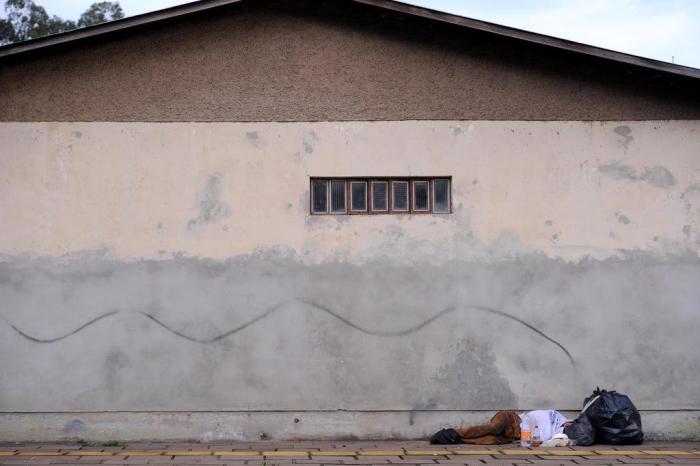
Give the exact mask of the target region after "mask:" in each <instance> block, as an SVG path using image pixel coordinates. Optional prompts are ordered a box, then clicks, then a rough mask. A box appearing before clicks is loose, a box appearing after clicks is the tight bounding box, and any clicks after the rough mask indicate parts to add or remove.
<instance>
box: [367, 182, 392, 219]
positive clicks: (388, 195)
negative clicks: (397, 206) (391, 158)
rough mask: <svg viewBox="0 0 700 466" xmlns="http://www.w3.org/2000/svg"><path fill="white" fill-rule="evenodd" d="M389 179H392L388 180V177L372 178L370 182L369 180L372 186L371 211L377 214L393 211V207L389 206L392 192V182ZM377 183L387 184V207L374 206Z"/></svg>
mask: <svg viewBox="0 0 700 466" xmlns="http://www.w3.org/2000/svg"><path fill="white" fill-rule="evenodd" d="M389 181H390V180H388V179H387V180H382V179H378V180H370V182H369V187H370V190H369V194H370V195H369V208H370V209H369V210H370V212H371V213H373V214H375V215H386V214H388V213H390V212H391V209H390V208H389V207H390V206H391V193H390V192H389V190H390V187H391V184H390V182H389ZM375 183H383V184H385V185H386V209H383V210H376V209H375V208H374V184H375Z"/></svg>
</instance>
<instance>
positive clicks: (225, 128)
mask: <svg viewBox="0 0 700 466" xmlns="http://www.w3.org/2000/svg"><path fill="white" fill-rule="evenodd" d="M0 142H1V144H2V151H1V152H0V225H2V228H0V254H1V255H2V259H0V303H1V304H0V317H1V318H2V322H0V366H1V368H2V374H3V376H2V377H0V411H2V412H5V413H7V412H25V413H30V412H36V413H46V412H64V413H68V414H66V416H69V418H67V419H69V420H70V422H66V423H65V425H64V426H63V430H62V431H57V430H52V431H51V432H54V433H53V434H52V435H55V436H61V435H65V436H70V435H82V436H85V435H86V434H85V432H86V430H85V429H89V428H90V420H89V419H95V420H96V419H97V418H95V417H94V416H93V417H92V418H90V416H87V415H86V416H87V417H84V418H81V417H80V414H70V413H71V412H102V411H107V412H111V411H115V412H116V411H136V412H151V411H178V412H181V411H242V412H246V411H251V412H260V411H285V410H290V411H294V412H306V411H309V412H312V411H313V412H318V411H324V410H330V411H333V410H337V409H345V410H349V411H353V412H355V411H358V412H359V411H366V410H369V411H387V410H389V411H398V412H400V413H406V416H405V419H404V418H402V419H404V422H406V423H407V426H406V428H405V429H404V428H403V427H397V426H391V425H387V426H386V430H385V432H386V433H387V435H389V434H391V433H392V432H394V433H396V432H399V433H401V434H397V435H400V436H401V435H418V434H420V433H422V432H423V431H426V432H427V431H429V430H430V429H432V428H434V427H435V423H437V422H439V420H440V417H439V416H436V415H432V417H430V418H429V419H430V422H429V423H427V424H423V425H422V426H421V429H422V430H416V429H413V428H411V429H413V430H411V429H409V427H408V426H409V423H410V425H411V426H412V425H413V423H414V421H415V420H414V416H413V415H410V416H409V414H410V413H411V412H416V411H421V412H422V411H426V410H427V411H441V410H445V411H456V412H468V411H475V410H493V409H500V408H518V409H529V408H536V407H538V408H541V407H555V408H558V409H574V410H575V409H577V408H579V406H580V403H581V400H582V399H583V397H584V396H586V395H587V394H588V393H589V392H590V391H591V390H592V389H593V388H595V386H597V385H599V386H601V387H612V388H615V389H617V390H619V391H623V392H626V393H628V394H630V395H631V396H632V397H633V399H634V401H635V402H636V403H637V405H638V407H640V408H641V409H644V410H661V411H665V410H681V409H690V410H698V409H700V395H699V393H698V391H697V386H698V385H699V384H700V375H699V374H700V358H699V357H698V349H700V347H699V343H698V339H697V335H698V331H699V330H700V258H699V256H698V252H699V251H700V158H699V157H698V154H700V125H699V124H698V122H697V121H647V122H625V121H619V122H606V123H601V122H591V123H584V122H512V121H505V122H485V121H471V122H470V121H441V122H433V121H423V122H415V121H406V122H340V123H3V124H0ZM371 175H376V176H417V175H424V176H429V175H451V176H452V177H453V189H452V194H453V204H454V213H453V214H450V215H416V216H411V215H402V216H352V217H349V216H323V217H321V216H309V214H308V205H309V204H308V196H309V193H308V190H309V181H308V180H309V176H371ZM694 412H696V411H694ZM27 416H29V415H28V414H27ZM392 416H393V415H391V416H389V415H387V417H386V419H387V420H392V422H393V420H394V419H395V418H396V416H393V417H392ZM445 416H446V417H449V416H452V417H450V419H453V418H454V415H448V414H445ZM683 416H685V417H684V418H683V424H682V425H683V426H685V427H682V428H680V427H678V426H676V427H675V429H676V430H677V431H682V432H684V435H686V436H687V435H689V432H690V431H691V430H692V427H687V426H692V425H694V424H693V423H694V422H696V421H697V419H698V416H697V415H695V414H693V415H690V416H691V417H690V421H689V420H688V415H687V414H683ZM127 417H128V416H127ZM127 417H125V418H124V419H126V418H127ZM341 417H342V416H341ZM0 418H1V419H2V424H3V427H2V429H4V430H2V431H4V432H7V431H11V430H12V429H11V427H9V426H10V424H9V423H10V422H11V423H12V426H15V427H17V426H23V425H24V426H31V425H32V422H29V421H27V420H28V419H30V418H22V419H21V420H19V421H18V418H17V417H16V416H15V417H8V416H7V415H5V416H0ZM74 418H75V419H74ZM42 419H45V418H42ZM100 419H101V420H100V421H99V422H102V421H104V419H105V418H104V417H102V418H100ZM110 419H112V421H114V418H110ZM198 419H199V418H198ZM236 419H238V418H236ZM328 419H336V421H337V420H338V419H340V418H338V417H337V416H335V417H334V416H333V415H331V416H329V417H328ZM426 419H428V418H426ZM75 420H78V421H80V422H82V423H83V424H82V427H80V426H81V424H80V423H78V424H76V423H75V422H73V421H75ZM47 422H48V421H47ZM51 422H54V423H55V422H56V421H55V419H54V420H52V421H51ZM96 422H97V420H96ZM148 422H153V420H152V419H150V418H149V421H148ZM178 422H185V423H186V422H187V421H184V420H180V421H178ZM197 422H198V423H195V424H188V425H190V427H191V428H192V429H195V428H194V427H192V426H193V425H196V426H200V425H201V426H203V425H204V424H205V422H204V421H201V420H199V421H197ZM231 422H234V424H235V422H237V421H231ZM247 422H249V421H246V424H245V425H246V426H248V427H246V429H249V430H250V431H247V433H244V434H245V435H248V434H250V435H252V436H254V435H257V433H256V432H252V431H253V430H254V428H253V427H250V424H247ZM674 422H675V421H674ZM321 424H322V423H320V424H319V425H321ZM33 425H34V430H33V431H32V429H31V428H29V427H26V428H25V429H24V430H23V432H34V433H36V432H37V431H39V430H40V429H39V428H37V424H36V423H34V424H33ZM52 425H53V424H52ZM76 425H77V426H79V427H80V428H81V429H83V430H80V429H78V431H74V428H75V426H76ZM120 425H121V424H120ZM373 425H374V427H373V428H372V430H371V432H373V435H375V434H377V432H376V425H375V424H374V423H373ZM655 425H668V423H667V424H663V423H661V422H657V424H655ZM121 427H122V430H121V432H122V433H124V434H125V435H126V433H128V432H132V433H133V432H135V431H136V430H135V429H138V428H139V425H138V422H126V421H125V422H124V423H123V425H121ZM141 427H143V426H141ZM238 427H240V425H239V426H238ZM197 428H200V427H197ZM72 429H73V430H72ZM130 429H131V430H130ZM201 429H205V427H201ZM237 429H238V428H237V427H236V425H233V426H230V432H234V431H235V432H240V429H238V430H237ZM295 429H296V427H295ZM117 430H118V429H117ZM670 430H671V431H673V428H670ZM318 431H322V428H319V429H318ZM340 431H342V432H345V433H346V430H342V429H339V432H340ZM110 432H112V431H110ZM138 432H141V431H138ZM150 432H157V429H156V430H153V429H152V430H151V431H150ZM202 432H204V431H202ZM202 432H195V433H194V434H193V435H203V434H202ZM207 432H208V431H207ZM227 432H228V431H227ZM280 432H281V433H280V435H287V436H293V435H294V432H295V430H294V429H290V430H288V431H284V429H282V430H280ZM296 432H297V435H298V429H297V431H296ZM407 432H411V433H407ZM244 434H240V435H242V436H243V437H245V435H244ZM27 435H30V434H29V433H28V434H27ZM154 435H155V434H154ZM231 435H233V434H231ZM236 435H238V434H236ZM310 435H311V434H310ZM377 435H378V434H377ZM222 436H226V435H225V434H222Z"/></svg>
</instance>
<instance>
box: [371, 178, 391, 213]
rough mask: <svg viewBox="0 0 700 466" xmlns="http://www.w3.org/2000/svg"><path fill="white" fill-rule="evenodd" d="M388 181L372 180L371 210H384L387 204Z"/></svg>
mask: <svg viewBox="0 0 700 466" xmlns="http://www.w3.org/2000/svg"><path fill="white" fill-rule="evenodd" d="M388 194H389V183H387V182H386V181H373V182H372V210H377V211H384V212H386V210H387V209H388V207H387V206H388V204H389V199H388V198H389V196H388Z"/></svg>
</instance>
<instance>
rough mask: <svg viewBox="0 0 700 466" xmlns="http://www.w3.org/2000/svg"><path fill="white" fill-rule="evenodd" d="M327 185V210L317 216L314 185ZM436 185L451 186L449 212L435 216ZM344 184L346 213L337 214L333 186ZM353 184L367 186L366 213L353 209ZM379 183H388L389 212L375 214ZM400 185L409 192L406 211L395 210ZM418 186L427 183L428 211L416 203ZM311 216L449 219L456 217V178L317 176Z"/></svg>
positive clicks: (310, 198)
mask: <svg viewBox="0 0 700 466" xmlns="http://www.w3.org/2000/svg"><path fill="white" fill-rule="evenodd" d="M319 181H320V182H325V184H326V189H325V195H326V203H325V204H326V210H325V211H319V212H314V211H313V207H314V205H313V204H314V190H313V188H314V183H315V182H319ZM436 181H446V182H447V211H446V212H435V211H434V210H435V182H436ZM338 182H342V183H343V184H344V188H345V189H344V192H345V210H343V211H341V210H338V211H335V212H334V211H333V210H332V208H333V206H332V204H333V202H332V185H333V183H338ZM353 183H362V184H364V186H365V207H364V209H363V210H354V209H353V208H352V200H353V199H352V187H353ZM376 183H385V185H386V187H387V193H386V198H387V199H386V200H387V208H386V210H375V208H374V186H375V184H376ZM396 183H405V184H406V185H407V189H408V193H407V194H408V199H407V201H408V206H407V209H406V210H401V209H399V210H397V209H395V206H394V185H395V184H396ZM418 183H425V184H426V185H427V190H428V192H427V194H428V199H427V201H428V208H427V209H425V210H416V208H415V199H416V189H415V188H416V185H417V184H418ZM309 188H310V195H309V214H310V215H388V214H393V215H425V214H428V215H445V214H452V213H454V210H453V207H452V203H453V198H452V177H451V176H420V177H417V176H416V177H406V176H380V177H340V176H328V177H325V176H324V177H321V176H314V177H309Z"/></svg>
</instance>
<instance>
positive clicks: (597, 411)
mask: <svg viewBox="0 0 700 466" xmlns="http://www.w3.org/2000/svg"><path fill="white" fill-rule="evenodd" d="M596 397H597V398H596ZM583 404H584V413H585V415H586V416H587V417H588V419H590V421H591V424H593V427H594V428H595V432H596V437H595V438H596V442H599V443H607V444H611V445H635V444H639V443H642V442H643V441H644V433H643V432H642V417H641V416H640V415H639V411H637V408H636V407H635V406H634V404H633V403H632V401H631V400H630V399H629V397H628V396H627V395H623V394H622V393H617V392H615V391H610V392H609V391H607V390H601V389H600V388H596V390H595V391H594V392H593V395H591V396H589V397H588V398H586V399H585V400H584V402H583ZM587 405H588V407H587V408H586V406H587Z"/></svg>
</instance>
